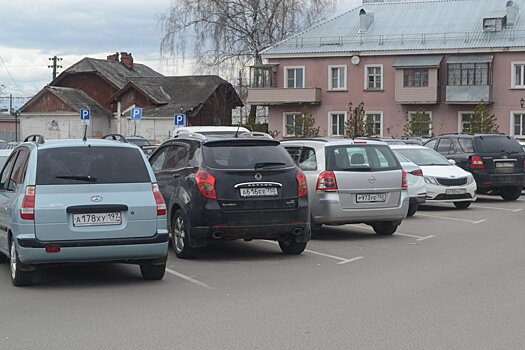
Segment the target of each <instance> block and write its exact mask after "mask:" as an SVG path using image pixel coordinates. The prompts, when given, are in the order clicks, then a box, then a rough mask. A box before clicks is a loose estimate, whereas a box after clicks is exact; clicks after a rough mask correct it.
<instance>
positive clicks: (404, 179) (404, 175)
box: [401, 170, 408, 190]
mask: <svg viewBox="0 0 525 350" xmlns="http://www.w3.org/2000/svg"><path fill="white" fill-rule="evenodd" d="M401 171H402V173H401V189H402V190H407V189H408V182H407V173H406V171H404V170H401Z"/></svg>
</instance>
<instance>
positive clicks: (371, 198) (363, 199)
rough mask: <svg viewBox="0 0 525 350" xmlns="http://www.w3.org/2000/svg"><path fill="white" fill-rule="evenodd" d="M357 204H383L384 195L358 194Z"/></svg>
mask: <svg viewBox="0 0 525 350" xmlns="http://www.w3.org/2000/svg"><path fill="white" fill-rule="evenodd" d="M356 201H357V203H372V202H385V201H386V193H365V194H358V195H357V198H356Z"/></svg>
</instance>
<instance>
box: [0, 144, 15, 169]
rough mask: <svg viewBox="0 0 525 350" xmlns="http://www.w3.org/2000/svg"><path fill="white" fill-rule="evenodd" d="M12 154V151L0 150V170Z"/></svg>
mask: <svg viewBox="0 0 525 350" xmlns="http://www.w3.org/2000/svg"><path fill="white" fill-rule="evenodd" d="M12 152H13V150H12V149H1V150H0V170H1V169H2V168H3V167H4V164H5V162H7V158H9V156H10V155H11V153H12Z"/></svg>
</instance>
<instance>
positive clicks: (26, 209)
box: [20, 186, 36, 220]
mask: <svg viewBox="0 0 525 350" xmlns="http://www.w3.org/2000/svg"><path fill="white" fill-rule="evenodd" d="M35 195H36V186H27V187H26V192H25V194H24V198H23V199H22V207H21V208H20V217H21V218H22V219H24V220H35Z"/></svg>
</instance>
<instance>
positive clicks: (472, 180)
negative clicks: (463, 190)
mask: <svg viewBox="0 0 525 350" xmlns="http://www.w3.org/2000/svg"><path fill="white" fill-rule="evenodd" d="M473 182H474V176H472V174H468V176H467V185H470V184H471V183H473Z"/></svg>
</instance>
